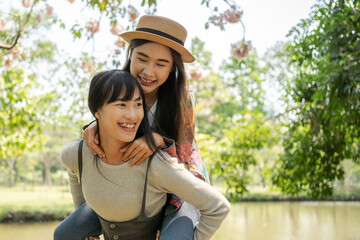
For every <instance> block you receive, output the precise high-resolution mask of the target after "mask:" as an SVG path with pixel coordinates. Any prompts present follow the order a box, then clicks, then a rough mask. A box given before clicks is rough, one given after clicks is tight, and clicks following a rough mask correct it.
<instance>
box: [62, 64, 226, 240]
mask: <svg viewBox="0 0 360 240" xmlns="http://www.w3.org/2000/svg"><path fill="white" fill-rule="evenodd" d="M144 103H145V96H144V93H143V92H142V89H141V86H140V84H139V83H138V82H137V81H136V80H135V79H134V77H133V76H132V75H131V74H130V73H128V72H126V71H123V70H109V71H103V72H100V73H98V74H96V75H95V76H94V77H93V78H92V80H91V83H90V89H89V97H88V105H89V109H90V111H91V113H92V114H93V116H94V117H95V118H96V121H97V126H98V131H99V140H100V142H101V147H102V148H103V149H104V151H105V153H106V158H99V157H97V156H96V155H94V154H93V153H92V152H91V150H90V148H89V147H88V146H87V145H86V144H83V140H80V141H79V140H76V141H74V142H71V143H69V144H67V145H66V146H65V147H64V148H63V150H62V151H61V161H62V163H63V165H64V166H65V167H66V168H67V169H68V172H69V178H70V186H71V193H72V195H73V200H74V204H75V206H76V207H77V208H79V206H81V205H82V204H84V202H85V199H86V201H87V203H88V205H89V206H90V207H91V208H92V209H93V210H94V212H96V214H97V216H98V218H99V220H100V223H101V227H102V233H103V236H104V239H105V240H111V239H115V240H116V239H123V240H135V239H137V240H152V239H153V240H155V239H156V238H157V235H158V231H159V230H160V229H161V225H162V222H163V217H164V214H165V206H166V201H167V199H168V197H167V196H168V193H174V194H177V195H178V196H180V197H181V198H183V199H185V200H186V201H188V202H189V203H191V204H193V205H194V206H197V207H198V208H199V209H200V213H201V218H200V220H199V222H198V224H197V225H196V227H195V231H194V239H199V240H200V239H201V240H204V239H209V238H210V237H211V236H212V235H213V234H214V232H215V231H216V229H217V228H218V227H219V226H220V224H221V222H222V221H223V219H224V218H225V217H226V215H227V214H228V212H229V208H230V204H229V202H228V201H227V200H226V198H225V197H224V196H223V195H222V194H221V193H219V192H218V191H217V190H216V189H214V188H213V187H211V186H210V185H209V184H207V183H206V182H204V181H202V180H200V179H198V178H196V177H194V176H193V175H192V174H191V173H190V172H189V171H187V170H186V169H185V167H184V165H183V164H179V163H178V161H177V159H176V158H172V157H171V156H170V155H168V154H166V153H165V152H163V151H162V150H160V149H159V148H158V147H157V146H156V143H155V139H154V138H153V135H152V134H151V133H152V130H151V127H150V124H149V122H148V117H147V116H146V115H145V114H144V113H145V111H146V107H145V105H144ZM141 136H143V137H144V138H145V141H146V143H147V144H148V146H150V148H151V149H152V150H153V151H154V153H153V154H152V155H151V156H150V157H149V158H147V159H145V160H144V163H143V164H140V165H137V166H129V165H128V164H126V163H125V162H124V161H122V160H121V155H122V154H123V153H122V152H119V151H118V150H119V149H121V148H122V147H124V146H125V145H127V144H128V143H129V142H131V141H133V140H134V138H136V137H141ZM124 163H125V164H124ZM164 169H166V171H164ZM179 182H181V183H182V184H180V185H179ZM74 215H75V216H76V215H77V213H76V212H74ZM69 218H70V219H72V218H73V216H70V217H69ZM74 219H76V218H73V220H72V222H73V223H74V224H76V221H74ZM65 221H66V220H65ZM67 239H73V238H72V237H69V238H67Z"/></svg>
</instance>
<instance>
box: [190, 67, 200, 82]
mask: <svg viewBox="0 0 360 240" xmlns="http://www.w3.org/2000/svg"><path fill="white" fill-rule="evenodd" d="M189 74H190V79H192V80H195V81H196V80H199V79H200V78H201V76H202V69H201V68H200V66H195V67H194V68H192V69H190V70H189Z"/></svg>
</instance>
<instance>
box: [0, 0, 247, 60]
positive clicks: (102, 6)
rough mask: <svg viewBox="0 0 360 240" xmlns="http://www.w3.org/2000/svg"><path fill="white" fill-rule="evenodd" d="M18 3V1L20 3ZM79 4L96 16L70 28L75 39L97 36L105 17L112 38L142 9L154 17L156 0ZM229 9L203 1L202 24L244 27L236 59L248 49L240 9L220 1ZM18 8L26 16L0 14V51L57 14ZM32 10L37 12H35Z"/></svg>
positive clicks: (37, 0) (44, 5)
mask: <svg viewBox="0 0 360 240" xmlns="http://www.w3.org/2000/svg"><path fill="white" fill-rule="evenodd" d="M19 1H20V0H19ZM63 1H64V2H65V0H63ZM67 1H68V2H69V3H71V4H74V3H75V0H67ZM79 1H80V2H81V3H82V11H86V10H88V11H95V12H97V13H99V14H98V15H97V18H96V19H94V18H92V19H88V21H87V22H86V23H85V24H84V25H81V24H74V25H73V26H71V33H72V34H73V36H74V37H75V38H82V37H84V36H85V37H86V38H87V39H88V40H90V39H92V38H93V37H94V35H95V34H96V33H98V32H99V31H100V29H101V26H100V22H101V19H102V18H104V17H105V18H108V20H109V21H108V23H109V24H110V31H111V33H112V34H114V35H116V36H117V35H119V33H121V32H122V31H124V30H125V29H127V30H128V29H129V28H131V27H133V26H134V24H135V23H136V21H137V19H138V17H139V15H140V13H139V9H138V8H141V9H142V10H143V11H145V12H146V13H148V14H154V13H155V12H156V7H157V1H156V0H147V1H145V0H143V1H142V2H141V4H140V6H137V7H136V6H132V5H125V3H124V2H123V1H122V0H110V1H109V0H107V1H103V0H78V2H79ZM223 1H224V2H225V3H226V4H227V5H228V7H229V8H228V9H227V10H225V11H224V12H219V10H218V8H217V6H212V4H211V0H203V1H202V2H201V4H202V5H205V6H206V7H208V8H209V9H211V13H210V17H209V21H208V22H207V23H206V24H205V28H208V27H209V25H210V24H213V25H215V26H218V27H220V28H221V29H222V30H225V28H224V26H225V25H226V24H235V23H240V24H241V25H242V27H243V30H244V34H243V39H242V40H241V41H240V42H238V43H236V44H234V45H232V48H233V55H234V56H235V57H238V58H239V59H241V58H243V57H245V56H246V55H247V53H248V51H249V49H250V48H251V44H250V42H249V41H246V40H245V26H244V24H243V23H242V21H241V17H242V15H243V10H242V9H241V8H240V7H239V6H238V5H237V4H236V2H235V1H232V0H223ZM21 5H22V7H23V8H25V9H26V10H27V14H26V16H25V17H22V18H20V15H18V14H11V17H10V18H7V20H5V19H4V14H5V13H2V12H1V11H0V32H1V31H7V33H8V34H6V35H5V36H4V37H2V38H0V49H7V50H11V49H12V48H14V47H15V46H16V45H17V44H18V42H19V41H21V37H22V36H23V34H24V32H25V31H26V30H27V29H28V28H29V27H30V26H31V25H32V24H34V23H39V22H41V21H42V19H43V18H44V17H45V16H51V15H54V14H56V9H54V8H53V7H52V6H51V2H50V1H47V0H21ZM35 9H37V10H38V12H37V13H35V11H34V10H35ZM120 18H127V19H128V20H129V25H127V26H122V25H120V24H119V22H121V21H119V20H120ZM57 23H58V26H59V27H61V28H64V27H65V24H64V22H63V21H62V20H61V19H57ZM114 45H115V49H114V53H115V55H116V54H119V53H120V52H121V49H122V48H123V47H124V46H125V42H124V41H123V40H122V39H121V38H118V39H117V40H116V41H115V43H114Z"/></svg>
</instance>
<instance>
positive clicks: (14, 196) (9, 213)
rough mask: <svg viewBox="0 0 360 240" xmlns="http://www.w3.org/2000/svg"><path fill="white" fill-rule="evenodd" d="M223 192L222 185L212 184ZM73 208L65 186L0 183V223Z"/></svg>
mask: <svg viewBox="0 0 360 240" xmlns="http://www.w3.org/2000/svg"><path fill="white" fill-rule="evenodd" d="M215 187H216V188H217V189H218V190H219V191H221V192H223V193H224V192H225V189H223V188H222V187H221V186H215ZM289 200H295V201H296V200H300V201H301V200H312V199H311V198H310V197H307V196H305V195H303V194H302V195H300V196H297V197H294V196H289V195H286V194H283V193H280V192H270V191H268V190H266V189H250V192H248V193H245V194H244V196H242V197H240V201H289ZM329 200H339V201H344V200H356V201H360V188H359V187H357V188H349V187H347V188H336V189H335V191H334V194H333V197H332V198H331V199H329ZM73 210H74V207H73V203H72V198H71V194H70V191H69V187H68V186H61V187H51V188H50V187H46V186H37V187H31V188H29V187H27V188H24V186H17V187H14V188H8V187H1V186H0V222H27V221H37V222H39V221H51V220H62V219H63V218H65V217H66V216H67V215H68V214H70V213H71V212H72V211H73Z"/></svg>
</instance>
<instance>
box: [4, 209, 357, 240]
mask: <svg viewBox="0 0 360 240" xmlns="http://www.w3.org/2000/svg"><path fill="white" fill-rule="evenodd" d="M57 225H58V222H51V223H32V224H0V239H7V240H18V239H27V240H39V239H40V240H47V239H49V240H50V239H52V233H53V230H54V228H55V227H56V226H57ZM264 239H266V240H303V239H304V240H305V239H306V240H322V239H324V240H347V239H349V240H355V239H360V202H275V203H274V202H265V203H264V202H255V203H237V204H234V205H233V206H232V209H231V211H230V214H229V216H228V217H227V218H226V220H225V221H224V223H223V225H222V226H221V228H220V229H219V231H218V232H217V233H216V234H215V236H214V237H213V238H212V240H264Z"/></svg>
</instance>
